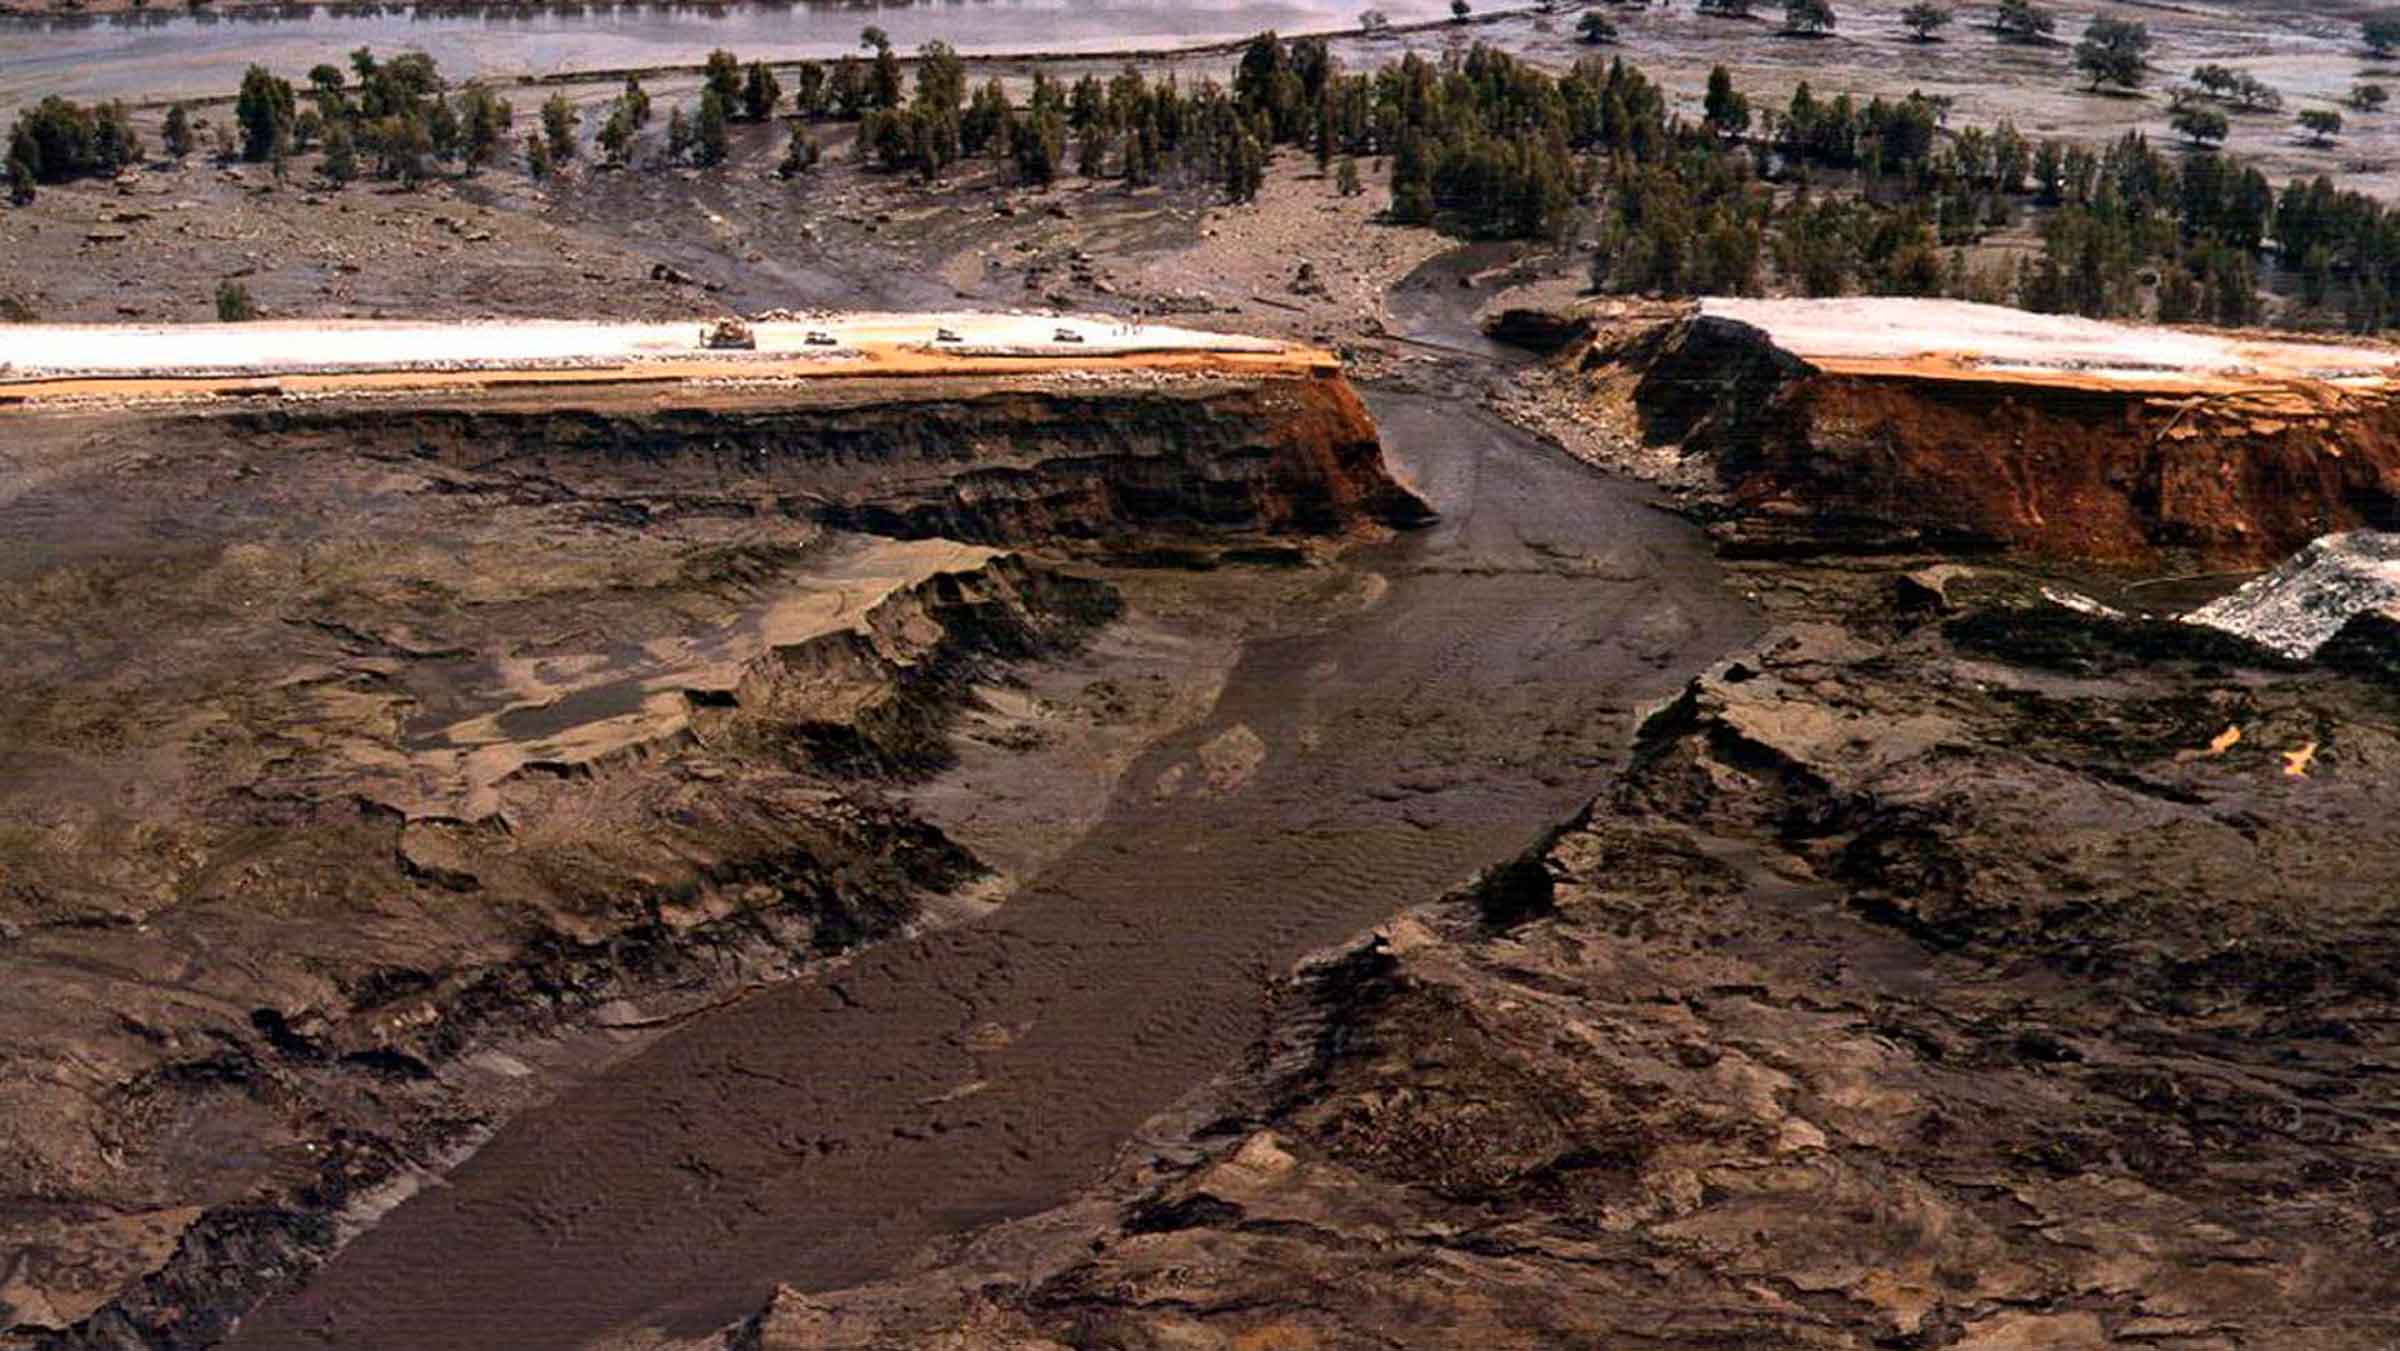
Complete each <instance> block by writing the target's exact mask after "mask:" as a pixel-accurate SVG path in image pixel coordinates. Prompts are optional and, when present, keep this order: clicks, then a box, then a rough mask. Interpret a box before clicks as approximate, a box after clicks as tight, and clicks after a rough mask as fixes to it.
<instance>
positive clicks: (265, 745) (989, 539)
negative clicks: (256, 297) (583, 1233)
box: [0, 320, 1424, 1345]
mask: <svg viewBox="0 0 2400 1351" xmlns="http://www.w3.org/2000/svg"><path fill="white" fill-rule="evenodd" d="M1052 322H1053V321H1049V320H1044V321H1043V323H1044V327H1045V331H1049V328H1050V326H1051V324H1052ZM693 327H694V328H695V329H696V325H695V326H693ZM977 336H986V335H981V334H978V335H977ZM845 340H846V341H851V342H853V344H854V345H858V344H861V343H863V341H864V339H863V338H861V337H860V335H859V334H857V333H856V332H853V331H846V332H845ZM1095 345H1096V346H1102V350H1101V351H1099V352H1098V353H1096V354H1094V355H1092V356H1090V357H1089V358H1087V359H1085V360H1083V361H1082V362H1081V363H1080V364H1078V363H1075V362H1068V361H1062V360H1053V359H1050V358H1047V357H1044V358H1036V359H1034V362H1033V365H1034V366H1035V367H1037V368H1038V369H1025V368H1023V367H1021V366H1017V365H1013V364H1011V362H1012V361H1013V360H1015V359H1014V358H1012V357H1011V356H1009V355H1008V354H1006V353H996V352H994V351H986V352H985V353H984V354H983V355H981V356H976V355H973V354H965V355H958V356H955V357H953V356H951V355H949V354H941V355H937V356H936V357H934V358H931V359H929V360H928V361H927V362H925V363H922V365H923V367H924V368H922V369H920V368H919V366H918V365H917V364H912V362H911V360H910V359H909V358H907V357H905V356H904V355H895V354H886V355H887V356H888V360H887V359H886V358H885V357H875V356H867V357H857V356H854V357H852V358H849V359H850V360H863V361H872V362H882V363H883V365H884V367H885V369H882V370H881V371H880V373H878V374H877V375H874V376H871V377H860V378H844V379H839V380H827V381H819V380H815V379H811V378H807V377H805V376H793V375H792V374H791V373H790V372H788V371H786V370H783V369H781V368H782V366H783V364H784V363H782V362H781V360H780V358H779V357H778V356H777V355H776V353H775V352H774V351H772V350H771V348H772V344H770V350H768V351H766V352H764V353H762V354H759V355H757V356H751V355H750V354H740V356H741V357H744V358H747V359H748V361H749V364H748V365H747V366H745V367H744V368H743V373H744V375H745V378H744V379H742V380H741V381H739V382H733V383H729V382H728V381H727V380H726V379H725V378H724V373H723V372H722V371H719V370H716V369H715V368H714V367H711V368H709V369H708V370H706V371H695V370H662V369H659V368H658V366H657V364H656V363H647V362H634V363H630V364H631V365H632V366H633V367H634V369H632V370H631V372H630V373H629V372H628V365H629V363H627V362H623V361H616V360H614V359H610V360H606V361H591V362H586V361H570V362H564V363H562V364H554V365H552V366H549V367H546V368H544V369H542V370H539V371H531V372H512V371H511V370H509V369H508V368H507V367H506V366H505V365H494V364H490V363H482V362H469V363H466V364H464V365H460V364H455V363H453V364H450V365H445V366H443V367H441V368H439V369H434V368H428V367H422V366H419V365H416V364H414V363H413V362H412V363H408V364H405V365H402V364H401V363H389V368H387V367H386V366H378V365H375V364H373V363H361V362H359V361H356V360H351V359H348V358H339V357H338V354H337V357H335V358H329V359H326V360H323V361H319V362H317V363H316V364H315V366H314V367H312V368H309V369H305V370H304V369H300V367H302V366H306V365H307V364H308V363H306V362H298V363H295V362H285V361H272V360H270V361H266V362H264V363H250V364H242V365H240V366H238V368H235V369H212V370H209V371H205V372H200V373H198V374H194V373H191V372H183V373H179V374H176V375H173V376H167V375H153V374H152V373H150V372H148V371H147V370H146V369H140V368H132V369H120V370H101V369H98V368H97V366H96V365H95V364H94V363H93V362H85V363H84V364H83V366H82V367H81V368H78V369H74V370H68V369H66V368H67V367H68V366H72V365H73V364H74V363H73V362H72V361H71V360H69V361H63V362H62V361H61V360H60V359H59V358H60V357H61V356H62V355H63V356H66V357H71V356H72V353H71V352H69V351H67V349H63V348H52V349H50V350H51V351H52V353H53V357H52V364H51V367H50V368H49V370H48V371H47V372H46V373H38V372H37V373H31V374H29V373H28V372H27V371H26V370H25V369H24V367H23V365H20V367H19V369H18V371H16V372H15V373H13V375H12V377H11V383H7V384H0V392H5V393H9V394H13V395H15V396H16V398H17V402H16V403H15V406H14V407H13V408H12V409H10V410H8V411H5V412H0V421H4V422H5V429H6V432H7V438H6V449H5V452H0V453H4V455H5V460H4V461H0V530H4V531H5V535H6V537H7V539H8V540H9V548H8V549H7V551H6V552H5V555H4V556H0V608H5V609H6V610H7V612H8V613H9V614H10V615H11V623H10V625H9V626H8V630H7V633H6V635H5V638H4V639H0V641H4V642H5V644H6V649H7V650H6V660H5V662H4V663H0V667H4V669H5V674H4V675H0V747H4V748H5V749H0V1027H5V1029H6V1037H5V1041H6V1045H7V1049H6V1052H5V1053H4V1055H0V1061H4V1062H5V1063H4V1065H0V1120H4V1121H5V1122H6V1125H5V1126H4V1127H0V1169H4V1170H5V1174H6V1182H5V1185H4V1187H0V1190H5V1191H6V1192H7V1194H8V1197H9V1199H8V1200H7V1201H6V1202H5V1203H0V1254H4V1255H0V1273H5V1276H4V1278H0V1303H4V1304H5V1305H6V1307H7V1314H6V1317H5V1318H4V1319H0V1322H4V1323H6V1324H9V1325H12V1326H13V1327H14V1329H15V1331H14V1333H13V1334H11V1335H13V1336H17V1337H21V1338H35V1339H38V1338H40V1337H42V1336H44V1335H47V1334H49V1333H54V1332H59V1331H62V1330H66V1329H70V1328H72V1329H75V1331H74V1333H73V1335H74V1336H75V1337H77V1338H80V1339H82V1340H85V1341H88V1342H91V1343H94V1344H110V1345H115V1344H142V1343H144V1342H149V1343H154V1344H165V1343H174V1344H204V1343H207V1342H210V1341H213V1340H214V1339H216V1338H217V1337H218V1336H220V1335H222V1333H223V1332H224V1331H225V1329H226V1328H227V1327H229V1326H230V1324H231V1320H232V1319H234V1318H235V1317H237V1316H238V1315H240V1314H241V1313H242V1312H243V1311H244V1310H245V1309H247V1308H248V1307H249V1305H250V1304H251V1303H252V1302H253V1301H255V1300H256V1299H257V1298H259V1297H261V1296H263V1295H265V1294H268V1293H271V1292H273V1291H276V1290H279V1289H284V1288H288V1287H289V1286H290V1285H291V1284H292V1283H293V1282H294V1281H296V1280H297V1279H299V1278H300V1277H301V1276H303V1275H304V1274H305V1273H306V1272H307V1271H308V1270H310V1269H311V1268H313V1267H314V1266H315V1265H316V1264H317V1263H318V1262H320V1261H321V1260H322V1259H323V1258H324V1256H325V1255H326V1254H327V1253H328V1252H330V1251H331V1250H332V1249H333V1248H334V1247H335V1246H336V1245H337V1244H338V1243H339V1242H340V1241H342V1240H343V1239H344V1238H345V1237H346V1236H347V1235H348V1233H349V1232H351V1227H352V1226H353V1225H354V1224H355V1223H356V1222H358V1221H360V1220H361V1219H362V1217H364V1216H367V1215H371V1214H372V1213H374V1212H376V1211H378V1210H380V1209H382V1208H384V1207H387V1206H388V1205H390V1204H391V1203H392V1202H394V1201H396V1200H397V1199H398V1198H399V1197H400V1196H401V1195H404V1194H405V1193H406V1192H407V1191H408V1190H409V1189H410V1188H411V1187H413V1186H414V1185H416V1182H417V1181H418V1180H419V1179H421V1178H422V1177H423V1176H424V1175H425V1172H426V1170H428V1169H437V1170H438V1168H439V1167H440V1166H441V1165H442V1164H443V1163H444V1161H445V1160H447V1159H449V1158H451V1157H454V1155H455V1153H456V1151H458V1150H460V1149H463V1148H465V1147H466V1146H469V1145H471V1144H473V1143H474V1142H475V1141H477V1140H479V1139H481V1138H482V1137H483V1135H484V1134H486V1133H488V1131H489V1130H490V1129H491V1128H492V1127H493V1126H494V1125H495V1124H497V1123H498V1122H500V1121H503V1120H506V1119H507V1118H508V1117H509V1116H510V1115H512V1114H513V1113H515V1112H517V1111H520V1110H523V1109H524V1108H526V1107H527V1106H529V1105H531V1104H534V1103H538V1102H540V1101H543V1100H545V1099H546V1098H547V1097H549V1096H550V1095H551V1094H553V1093H555V1092H556V1091H557V1090H558V1088H559V1086H560V1085H561V1084H563V1083H568V1082H572V1081H573V1080H574V1079H576V1078H577V1077H579V1076H581V1075H584V1074H588V1073H591V1072H593V1071H594V1069H595V1068H596V1067H598V1066H602V1065H605V1064H607V1063H610V1062H611V1061H613V1060H614V1059H616V1058H619V1057H621V1056H623V1055H624V1054H626V1053H627V1052H628V1051H629V1050H630V1049H633V1048H635V1047H638V1046H639V1045H640V1044H642V1043H643V1041H645V1040H646V1039H647V1038H649V1037H652V1036H655V1035H656V1033H657V1032H658V1031H659V1030H660V1029H663V1028H666V1027H671V1026H672V1025H674V1024H675V1023H677V1022H679V1021H680V1020H681V1019H682V1018H684V1017H685V1016H687V1015H689V1014H690V1013H692V1012H694V1011H696V1010H699V1009H703V1008H706V1007H709V1006H711V1005H712V1004H714V1003H716V1002H718V1001H720V1000H721V999H723V998H725V997H727V996H729V995H732V994H735V993H738V992H739V991H740V990H741V989H743V988H745V987H747V986H752V985H756V984H760V983H772V982H774V981H776V980H779V979H782V978H785V977H787V976H789V975H791V974H793V973H794V972H796V971H799V970H801V969H804V968H806V967H808V966H810V965H812V964H814V963H817V962H820V961H822V960H825V959H827V958H829V957H833V956H835V955H838V954H841V953H844V952H848V951H851V950H853V949H856V948H858V947H859V946H861V945H863V944H866V943H868V942H870V941H872V940H875V939H878V938H881V937H885V936H888V935H891V934H893V933H896V932H899V931H901V930H902V929H904V928H906V927H908V926H909V925H911V924H912V923H913V922H914V921H915V920H916V919H917V918H918V917H919V915H920V913H921V911H922V909H923V907H924V906H925V905H926V904H927V903H928V902H929V901H933V900H936V899H940V900H941V903H942V904H943V905H945V906H949V907H951V908H953V909H956V908H957V907H959V906H962V905H964V906H968V907H969V908H970V909H973V908H978V907H979V906H980V905H981V904H982V902H980V901H974V902H970V901H968V900H965V899H961V898H966V897H972V896H974V895H975V893H974V891H973V886H974V884H975V883H976V882H977V879H979V878H981V877H983V876H984V875H985V871H986V870H985V869H984V867H983V865H982V864H981V863H980V861H979V860H978V859H976V858H975V857H974V856H973V855H972V854H971V853H970V852H969V851H967V850H966V849H964V848H962V847H961V846H959V845H957V844H956V843H954V842H953V841H951V840H949V839H948V838H946V837H945V836H944V835H943V834H942V832H941V831H940V830H938V829H937V828H935V827H933V826H932V825H930V824H928V823H927V822H926V821H925V820H923V819H921V818H920V817H919V816H918V815H917V814H916V813H914V812H913V811H912V810H911V809H910V808H909V807H908V806H907V804H906V803H904V802H902V801H900V800H899V799H897V798H896V797H894V796H893V794H892V793H891V791H890V788H889V785H891V784H892V783H894V782H896V781H904V780H906V779H908V778H910V777H912V776H916V775H919V774H921V773H923V772H924V771H926V770H928V769H931V768H933V767H936V766H939V765H941V764H943V763H945V762H946V761H947V759H948V756H949V751H948V747H947V742H946V739H945V738H946V729H947V727H948V726H949V724H950V721H951V719H952V718H953V716H954V715H955V713H956V711H957V710H958V709H959V708H960V707H961V706H962V704H965V703H967V702H971V701H973V700H975V699H977V698H978V697H979V696H978V695H977V694H976V692H975V691H976V690H977V688H978V687H979V686H983V685H988V684H991V683H993V682H999V683H1006V682H1008V681H1009V680H1011V679H1013V678H1014V677H1013V676H1012V674H1011V672H1012V671H1014V670H1017V669H1021V668H1022V667H1023V666H1024V665H1025V664H1026V663H1030V662H1036V661H1040V660H1042V659H1044V658H1046V657H1049V656H1051V655H1054V654H1057V653H1060V652H1063V651H1067V650H1071V649H1073V648H1075V647H1076V646H1077V645H1079V644H1082V643H1084V642H1086V641H1087V640H1088V639H1089V637H1090V635H1091V634H1092V633H1093V632H1095V630H1096V629H1097V628H1098V627H1099V626H1100V625H1102V624H1104V623H1106V622H1107V621H1108V620H1109V619H1110V618H1111V616H1112V615H1114V614H1115V613H1117V610H1118V608H1119V601H1118V598H1117V595H1116V592H1115V591H1114V589H1113V588H1112V587H1111V586H1110V585H1109V584H1108V583H1107V582H1106V581H1105V580H1102V579H1100V578H1097V577H1095V576H1093V575H1090V574H1089V573H1088V572H1083V571H1076V570H1073V569H1062V567H1061V566H1060V564H1059V562H1058V560H1057V558H1056V557H1055V556H1052V557H1049V558H1047V559H1045V558H1044V557H1040V556H1035V555H1032V554H1029V553H1027V552H1026V550H1027V549H1028V548H1034V549H1039V548H1042V547H1043V546H1047V545H1053V544H1056V545H1060V546H1069V545H1074V544H1076V543H1077V542H1079V541H1081V542H1090V541H1101V540H1105V541H1106V542H1107V543H1108V544H1109V545H1110V546H1111V548H1113V549H1116V550H1122V551H1125V552H1128V553H1141V552H1143V551H1152V552H1157V551H1164V552H1167V553H1170V554H1173V555H1175V556H1178V557H1186V558H1192V559H1201V560H1205V559H1206V558H1208V557H1210V556H1212V555H1213V554H1214V553H1217V552H1221V551H1223V550H1227V549H1234V550H1240V549H1245V548H1247V549H1257V548H1260V547H1262V546H1264V545H1266V544H1268V543H1269V542H1273V547H1274V548H1276V549H1279V550H1282V551H1285V552H1287V553H1291V554H1293V555H1294V556H1298V554H1299V552H1300V551H1301V550H1303V549H1305V548H1309V547H1318V546H1312V545H1310V544H1309V541H1310V540H1312V539H1313V540H1318V541H1333V540H1338V539H1340V538H1345V537H1372V536H1376V535H1379V534H1380V533H1382V532H1383V531H1385V529H1386V528H1387V527H1388V526H1391V525H1399V524H1407V523H1409V522H1411V521H1414V520H1416V519H1419V518H1421V517H1422V516H1423V515H1424V508H1423V506H1422V504H1421V503H1419V502H1418V501H1417V500H1416V499H1415V498H1414V497H1413V496H1412V495H1410V494H1409V493H1408V492H1407V491H1406V490H1404V489H1402V488H1400V487H1399V486H1398V485H1397V484H1395V483H1394V482H1393V481H1392V479H1391V478H1390V477H1389V475H1388V474H1387V473H1386V472H1385V470H1384V468H1383V464H1382V460H1381V458H1380V454H1379V450H1378V446H1377V440H1376V432H1375V428H1374V424H1373V422H1372V421H1371V420H1370V419H1369V418H1368V417H1367V415H1366V413H1365V410H1364V409H1363V407H1361V405H1360V404H1359V403H1358V401H1357V398H1356V396H1355V395H1354V394H1352V393H1351V392H1350V390H1349V388H1348V386H1347V385H1346V384H1345V383H1343V381H1342V380H1341V378H1340V376H1339V373H1338V371H1336V370H1334V369H1333V368H1332V367H1330V365H1328V364H1327V363H1326V362H1325V361H1324V360H1323V359H1322V358H1320V357H1317V356H1314V355H1310V354H1305V353H1300V354H1295V353H1294V352H1292V351H1290V350H1289V349H1282V348H1276V347H1273V346H1272V345H1268V344H1256V343H1246V342H1243V341H1241V340H1216V339H1213V338H1212V339H1208V340H1207V343H1206V345H1207V347H1208V348H1210V349H1211V351H1210V352H1198V353H1195V352H1192V351H1183V350H1179V351H1175V352H1166V353H1159V349H1160V348H1161V347H1162V346H1172V345H1173V343H1172V342H1171V341H1166V340H1162V339H1160V338H1159V335H1151V336H1150V339H1149V340H1147V341H1146V342H1145V354H1141V355H1131V354H1120V353H1112V352H1110V351H1108V350H1106V349H1105V347H1104V346H1103V345H1101V344H1098V343H1096V344H1095ZM336 347H338V344H327V348H328V350H329V351H330V350H331V349H333V348H336ZM91 350H92V351H93V352H96V353H98V354H100V355H102V356H105V355H106V354H107V353H108V352H109V351H111V350H113V349H111V348H109V347H108V346H107V345H106V344H95V345H94V347H93V348H92V349H91ZM197 350H205V344H202V345H200V346H199V348H198V349H197ZM1212 352H1213V353H1215V354H1213V355H1212ZM1151 354H1157V355H1155V356H1153V355H1151ZM1220 357H1222V358H1223V359H1220ZM243 360H244V362H246V363H248V362H249V361H250V359H249V358H248V357H244V358H243ZM953 360H955V361H956V362H957V363H958V365H956V366H955V367H953V366H950V365H947V364H944V363H946V362H949V361H953ZM1153 362H1155V363H1156V364H1153ZM1245 362H1255V363H1256V364H1255V365H1252V366H1245V364H1244V363H1245ZM792 364H797V359H795V362H794V363H792ZM519 374H523V375H526V376H529V377H531V378H537V379H542V380H544V381H545V382H546V383H544V384H543V386H542V387H541V388H540V390H539V391H538V392H528V391H526V390H524V389H523V388H521V387H516V388H512V381H514V380H515V379H516V378H517V377H518V375H519ZM298 379H307V380H313V381H316V382H318V383H317V384H315V385H314V386H313V387H312V388H309V389H307V390H306V391H302V390H300V389H298V388H296V387H294V386H293V385H291V384H289V383H288V382H290V381H293V380H298ZM60 381H65V382H67V383H69V384H73V385H74V388H72V389H69V388H67V387H66V384H62V383H58V382H60ZM166 381H173V382H181V387H179V388H176V389H173V390H168V389H166V388H163V386H162V385H161V384H160V383H159V382H166ZM279 381H281V382H287V383H280V384H279V383H277V382H279ZM135 386H140V387H139V388H136V387H135Z"/></svg>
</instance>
